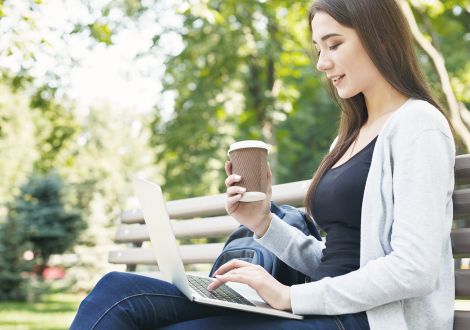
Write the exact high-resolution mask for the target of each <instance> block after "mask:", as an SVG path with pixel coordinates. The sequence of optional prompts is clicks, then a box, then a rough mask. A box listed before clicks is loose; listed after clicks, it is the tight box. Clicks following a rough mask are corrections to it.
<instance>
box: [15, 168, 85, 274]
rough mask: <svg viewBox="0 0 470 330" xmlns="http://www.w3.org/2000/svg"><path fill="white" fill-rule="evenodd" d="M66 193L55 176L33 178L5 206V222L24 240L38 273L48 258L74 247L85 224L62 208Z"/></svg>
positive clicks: (51, 174) (68, 210)
mask: <svg viewBox="0 0 470 330" xmlns="http://www.w3.org/2000/svg"><path fill="white" fill-rule="evenodd" d="M65 194H66V189H65V186H64V183H63V181H62V179H61V178H60V176H59V175H58V174H57V173H54V172H50V173H48V174H44V175H33V176H32V177H31V178H30V179H29V180H28V182H27V183H26V184H25V185H23V186H22V187H21V191H20V194H19V196H17V197H16V198H15V201H14V202H13V203H12V204H11V205H10V206H9V212H8V222H13V223H17V224H18V225H19V226H20V227H21V228H22V232H23V235H24V240H25V241H27V242H29V243H31V249H32V251H33V253H34V254H35V255H36V256H37V258H36V259H35V260H36V263H37V265H38V273H39V274H41V273H42V270H43V269H45V267H46V265H47V262H48V260H49V257H50V256H51V255H52V254H62V253H64V252H66V251H67V250H68V249H70V248H71V247H73V246H74V244H75V243H76V242H77V240H78V238H79V234H80V232H81V231H82V230H83V229H85V228H86V222H85V221H84V219H83V218H82V216H81V214H80V212H79V211H77V210H72V209H67V208H66V206H65Z"/></svg>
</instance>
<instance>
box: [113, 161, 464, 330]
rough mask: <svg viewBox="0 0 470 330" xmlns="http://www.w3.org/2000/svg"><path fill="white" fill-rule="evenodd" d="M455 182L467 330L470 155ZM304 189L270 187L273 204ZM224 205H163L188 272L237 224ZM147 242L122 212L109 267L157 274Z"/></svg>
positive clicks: (208, 259) (456, 248)
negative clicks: (117, 246)
mask: <svg viewBox="0 0 470 330" xmlns="http://www.w3.org/2000/svg"><path fill="white" fill-rule="evenodd" d="M455 177H456V189H455V191H454V196H453V201H454V229H453V230H452V233H451V238H452V250H453V254H454V259H455V262H456V270H455V295H456V298H457V299H458V300H457V301H456V311H455V318H454V329H455V330H468V329H470V307H469V306H470V270H469V269H460V265H461V258H470V221H468V218H469V216H470V188H467V187H470V155H461V156H457V158H456V165H455ZM309 184H310V180H305V181H298V182H292V183H286V184H279V185H275V186H273V195H272V200H273V201H275V202H276V203H278V204H289V205H292V206H295V207H299V208H300V207H302V203H303V199H304V196H305V194H306V192H307V188H308V186H309ZM224 204H225V194H219V195H213V196H202V197H195V198H188V199H181V200H173V201H168V202H167V204H166V205H167V209H168V212H169V214H170V218H171V219H172V220H171V221H172V225H173V230H174V232H175V235H176V238H177V239H178V240H180V252H181V256H182V259H183V263H184V264H185V267H186V268H187V270H188V271H190V272H191V271H193V272H196V273H203V274H205V275H207V274H208V269H210V264H212V263H213V261H214V260H215V258H216V257H217V256H218V255H219V253H220V252H221V251H222V248H223V245H224V243H223V242H224V241H225V239H226V238H227V236H228V235H229V234H230V233H231V232H232V231H233V230H234V229H236V228H237V227H238V223H237V222H236V221H235V220H234V219H233V218H232V217H230V216H228V215H227V213H226V211H225V207H224ZM148 240H149V236H148V232H147V229H146V227H145V224H144V220H143V218H142V213H141V211H140V210H130V211H125V212H123V213H122V215H121V219H120V224H119V226H118V228H117V231H116V236H115V242H116V243H126V244H127V247H125V248H124V249H121V250H116V251H110V253H109V257H108V260H109V262H110V263H112V264H124V265H126V266H127V271H138V270H139V269H138V268H137V266H138V265H144V266H139V267H147V268H148V267H150V268H151V269H150V270H151V271H157V270H158V267H157V266H156V261H155V258H154V256H153V252H152V250H150V249H149V248H148V247H146V246H144V245H145V244H148V243H147V241H148ZM144 242H145V243H144ZM211 242H214V243H211ZM189 243H192V244H189ZM145 265H146V266H145ZM201 269H202V271H201Z"/></svg>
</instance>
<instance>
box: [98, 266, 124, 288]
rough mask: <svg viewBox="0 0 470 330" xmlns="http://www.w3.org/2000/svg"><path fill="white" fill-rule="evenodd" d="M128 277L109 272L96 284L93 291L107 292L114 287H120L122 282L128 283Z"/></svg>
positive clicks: (120, 273)
mask: <svg viewBox="0 0 470 330" xmlns="http://www.w3.org/2000/svg"><path fill="white" fill-rule="evenodd" d="M128 275H129V274H128V273H124V272H115V271H114V272H109V273H107V274H105V275H104V276H103V277H102V278H101V279H100V280H99V281H98V282H97V283H96V285H95V287H94V288H93V291H101V290H104V291H108V290H113V288H114V289H115V288H116V287H122V285H123V284H124V282H128Z"/></svg>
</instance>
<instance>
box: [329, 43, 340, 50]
mask: <svg viewBox="0 0 470 330" xmlns="http://www.w3.org/2000/svg"><path fill="white" fill-rule="evenodd" d="M339 45H341V44H336V45H333V46H331V47H330V50H335V49H337V48H338V47H339Z"/></svg>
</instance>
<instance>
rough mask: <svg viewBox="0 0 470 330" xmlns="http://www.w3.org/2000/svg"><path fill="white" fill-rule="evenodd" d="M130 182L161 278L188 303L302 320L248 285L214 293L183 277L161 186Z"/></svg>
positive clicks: (198, 279) (201, 280)
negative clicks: (175, 289)
mask: <svg viewBox="0 0 470 330" xmlns="http://www.w3.org/2000/svg"><path fill="white" fill-rule="evenodd" d="M133 183H134V189H135V192H136V193H137V197H138V199H139V202H140V206H141V208H142V213H143V215H144V220H145V223H146V225H147V229H148V231H149V236H150V241H151V242H152V247H153V250H154V252H155V257H156V260H157V263H158V267H159V269H160V271H161V273H162V276H163V278H164V279H165V280H167V281H168V282H170V283H172V284H174V285H175V286H176V287H177V288H178V289H179V290H180V291H181V292H182V293H183V294H184V295H185V296H186V297H188V299H189V300H191V301H194V302H197V303H202V304H208V305H214V306H219V307H227V308H233V309H238V310H242V311H247V312H255V313H261V314H268V315H273V316H280V317H286V318H291V319H299V320H300V319H303V316H301V315H295V314H292V313H289V312H285V311H280V310H277V309H274V308H272V307H271V306H269V305H268V304H267V303H266V302H265V301H263V299H262V298H261V297H260V296H259V295H258V294H257V293H256V291H255V290H253V289H252V288H250V287H249V286H248V285H245V284H242V283H233V282H228V283H226V284H224V285H222V286H220V287H219V288H217V289H216V290H214V291H208V290H207V286H208V285H209V283H211V282H212V281H213V280H214V279H213V278H210V277H202V276H195V275H191V274H186V273H185V270H184V266H183V261H182V259H181V255H180V253H179V249H178V245H177V243H176V239H175V235H174V233H173V229H172V227H171V224H170V217H169V215H168V212H167V210H166V206H165V202H164V199H163V194H162V190H161V188H160V186H158V185H156V184H154V183H152V182H149V181H146V180H143V179H139V178H134V179H133Z"/></svg>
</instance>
